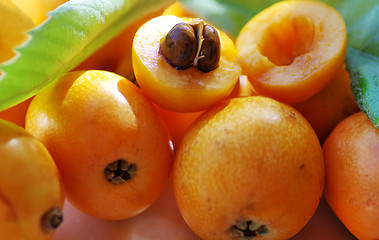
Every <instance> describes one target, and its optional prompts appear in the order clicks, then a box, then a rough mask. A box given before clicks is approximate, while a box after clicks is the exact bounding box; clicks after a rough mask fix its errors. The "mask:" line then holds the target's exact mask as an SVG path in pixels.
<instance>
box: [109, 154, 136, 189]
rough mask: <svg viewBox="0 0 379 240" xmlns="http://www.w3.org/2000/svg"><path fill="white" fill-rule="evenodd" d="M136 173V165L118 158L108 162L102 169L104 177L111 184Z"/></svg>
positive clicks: (127, 178)
mask: <svg viewBox="0 0 379 240" xmlns="http://www.w3.org/2000/svg"><path fill="white" fill-rule="evenodd" d="M136 173H137V166H136V165H135V164H134V163H128V162H127V161H125V160H124V159H119V160H116V161H114V162H111V163H110V164H108V165H107V166H106V167H105V169H104V175H105V178H106V179H107V180H108V181H109V182H111V183H112V184H115V185H117V184H121V183H124V182H126V181H127V180H129V179H131V178H132V177H133V176H134V175H136Z"/></svg>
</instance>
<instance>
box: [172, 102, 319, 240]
mask: <svg viewBox="0 0 379 240" xmlns="http://www.w3.org/2000/svg"><path fill="white" fill-rule="evenodd" d="M173 185H174V194H175V198H176V200H177V203H178V207H179V209H180V211H181V213H182V215H183V218H184V220H185V221H186V222H187V224H188V225H189V227H190V228H191V229H192V230H193V231H194V232H195V233H196V234H197V235H198V236H200V237H201V238H202V239H243V236H245V237H246V236H248V235H244V234H249V233H248V232H246V233H244V234H242V233H243V231H242V230H239V231H237V230H236V229H234V228H233V226H239V228H241V229H242V228H245V227H246V226H243V225H244V223H247V222H248V221H252V223H253V225H252V226H253V227H252V228H253V229H251V230H257V229H261V231H258V230H257V232H255V233H251V232H250V234H256V236H257V237H259V239H288V238H290V237H292V236H293V235H295V234H296V233H297V232H299V231H300V230H301V229H302V228H303V227H304V225H305V224H306V223H307V222H308V221H309V219H310V218H311V217H312V215H313V214H314V212H315V210H316V208H317V206H318V203H319V200H320V198H321V195H322V191H323V186H324V161H323V156H322V150H321V146H320V144H319V141H318V139H317V136H316V134H315V132H314V131H313V129H312V128H311V126H310V125H309V123H308V122H307V121H306V120H305V119H304V118H303V117H302V116H301V115H300V114H299V113H298V112H297V111H296V110H294V109H293V108H292V107H290V106H287V105H284V104H281V103H279V102H277V101H275V100H272V99H270V98H266V97H258V96H253V97H244V98H235V99H231V100H230V101H226V102H223V103H222V104H221V103H220V104H218V105H216V106H214V107H212V108H210V109H209V110H207V111H206V112H205V113H204V114H203V115H201V116H200V118H198V119H197V120H196V121H195V123H194V124H193V125H192V126H191V127H190V129H189V130H188V131H187V133H186V134H185V135H184V137H183V138H182V141H181V143H180V145H179V148H178V149H177V151H176V152H175V163H174V168H173ZM239 234H241V235H239Z"/></svg>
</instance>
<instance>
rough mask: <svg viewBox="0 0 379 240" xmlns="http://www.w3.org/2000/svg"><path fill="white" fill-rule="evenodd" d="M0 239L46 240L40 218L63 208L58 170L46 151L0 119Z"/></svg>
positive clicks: (34, 140) (35, 140) (33, 139)
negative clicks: (53, 209)
mask: <svg viewBox="0 0 379 240" xmlns="http://www.w3.org/2000/svg"><path fill="white" fill-rule="evenodd" d="M0 156H1V157H0V223H1V224H0V238H1V239H4V240H5V239H12V240H23V239H31V240H47V239H51V237H52V234H51V232H48V233H47V232H45V231H44V229H43V228H42V224H41V219H42V217H43V216H44V214H45V213H46V212H48V211H49V210H50V209H51V208H55V207H57V208H60V209H62V207H63V200H64V194H63V187H62V185H61V181H60V177H59V173H58V169H57V167H56V165H55V163H54V161H53V159H52V158H51V156H50V154H49V153H48V151H47V150H46V148H45V147H44V146H43V145H42V143H41V142H39V141H38V140H37V139H35V138H34V137H33V136H31V135H30V134H29V133H27V132H26V131H25V130H24V129H23V128H21V127H19V126H17V125H15V124H13V123H10V122H7V121H5V120H0Z"/></svg>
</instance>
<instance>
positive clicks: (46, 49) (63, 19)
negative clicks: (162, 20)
mask: <svg viewBox="0 0 379 240" xmlns="http://www.w3.org/2000/svg"><path fill="white" fill-rule="evenodd" d="M173 2H175V1H174V0H71V1H68V2H66V3H65V4H63V5H61V6H59V7H58V8H57V9H56V10H54V11H52V12H50V14H49V15H50V18H49V19H48V20H47V21H45V22H44V23H43V24H42V25H40V26H39V27H37V28H35V29H33V30H32V31H30V32H29V34H30V36H31V37H30V39H29V41H27V42H26V43H25V44H24V45H22V46H20V47H19V48H16V51H17V52H18V55H17V56H16V57H15V58H12V59H11V60H10V61H8V62H5V63H3V64H1V65H0V70H1V71H2V74H1V76H0V110H3V109H6V108H8V107H11V106H13V105H15V104H17V103H19V102H21V101H23V100H26V99H28V98H30V97H32V96H33V95H35V94H36V93H38V92H39V91H40V90H41V89H43V88H44V87H46V86H47V85H49V84H50V83H51V82H52V81H54V80H55V79H56V78H57V77H59V76H60V75H62V74H64V73H65V72H67V71H69V70H71V69H73V68H74V67H75V66H77V65H78V64H79V63H80V62H81V61H83V60H84V59H86V58H87V57H88V56H90V55H91V54H92V53H94V52H95V51H96V50H97V49H98V48H100V47H101V46H102V45H104V44H105V43H107V42H108V41H109V40H110V39H112V38H113V37H115V36H116V35H117V34H118V33H120V32H121V30H122V29H124V28H125V27H127V26H129V25H130V24H132V23H133V22H135V21H137V20H139V19H141V18H143V17H144V16H147V15H148V14H149V13H151V12H154V11H157V10H159V9H162V8H164V7H167V6H168V5H170V4H172V3H173Z"/></svg>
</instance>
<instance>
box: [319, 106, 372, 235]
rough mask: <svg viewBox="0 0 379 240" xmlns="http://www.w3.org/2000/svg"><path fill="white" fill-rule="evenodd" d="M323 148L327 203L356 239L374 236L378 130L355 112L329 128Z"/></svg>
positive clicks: (363, 116) (361, 114)
mask: <svg viewBox="0 0 379 240" xmlns="http://www.w3.org/2000/svg"><path fill="white" fill-rule="evenodd" d="M323 152H324V157H325V166H326V182H325V197H326V199H327V201H328V203H329V205H330V206H331V208H332V209H333V211H334V212H335V213H336V215H337V216H338V218H339V219H340V220H341V222H342V223H343V224H344V225H345V226H346V227H347V229H349V231H350V232H351V233H352V234H354V235H355V236H356V237H357V238H358V239H362V240H368V239H378V238H379V228H378V222H379V161H378V160H379V130H378V129H376V128H375V127H374V125H373V124H372V123H371V122H370V120H369V119H368V118H367V117H366V115H364V114H363V113H362V112H358V113H355V114H353V115H351V116H349V117H348V118H346V119H345V120H343V121H342V122H341V123H339V124H338V125H337V127H336V128H335V129H334V130H333V131H332V133H331V134H330V135H329V137H328V138H327V139H326V141H325V143H324V145H323Z"/></svg>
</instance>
